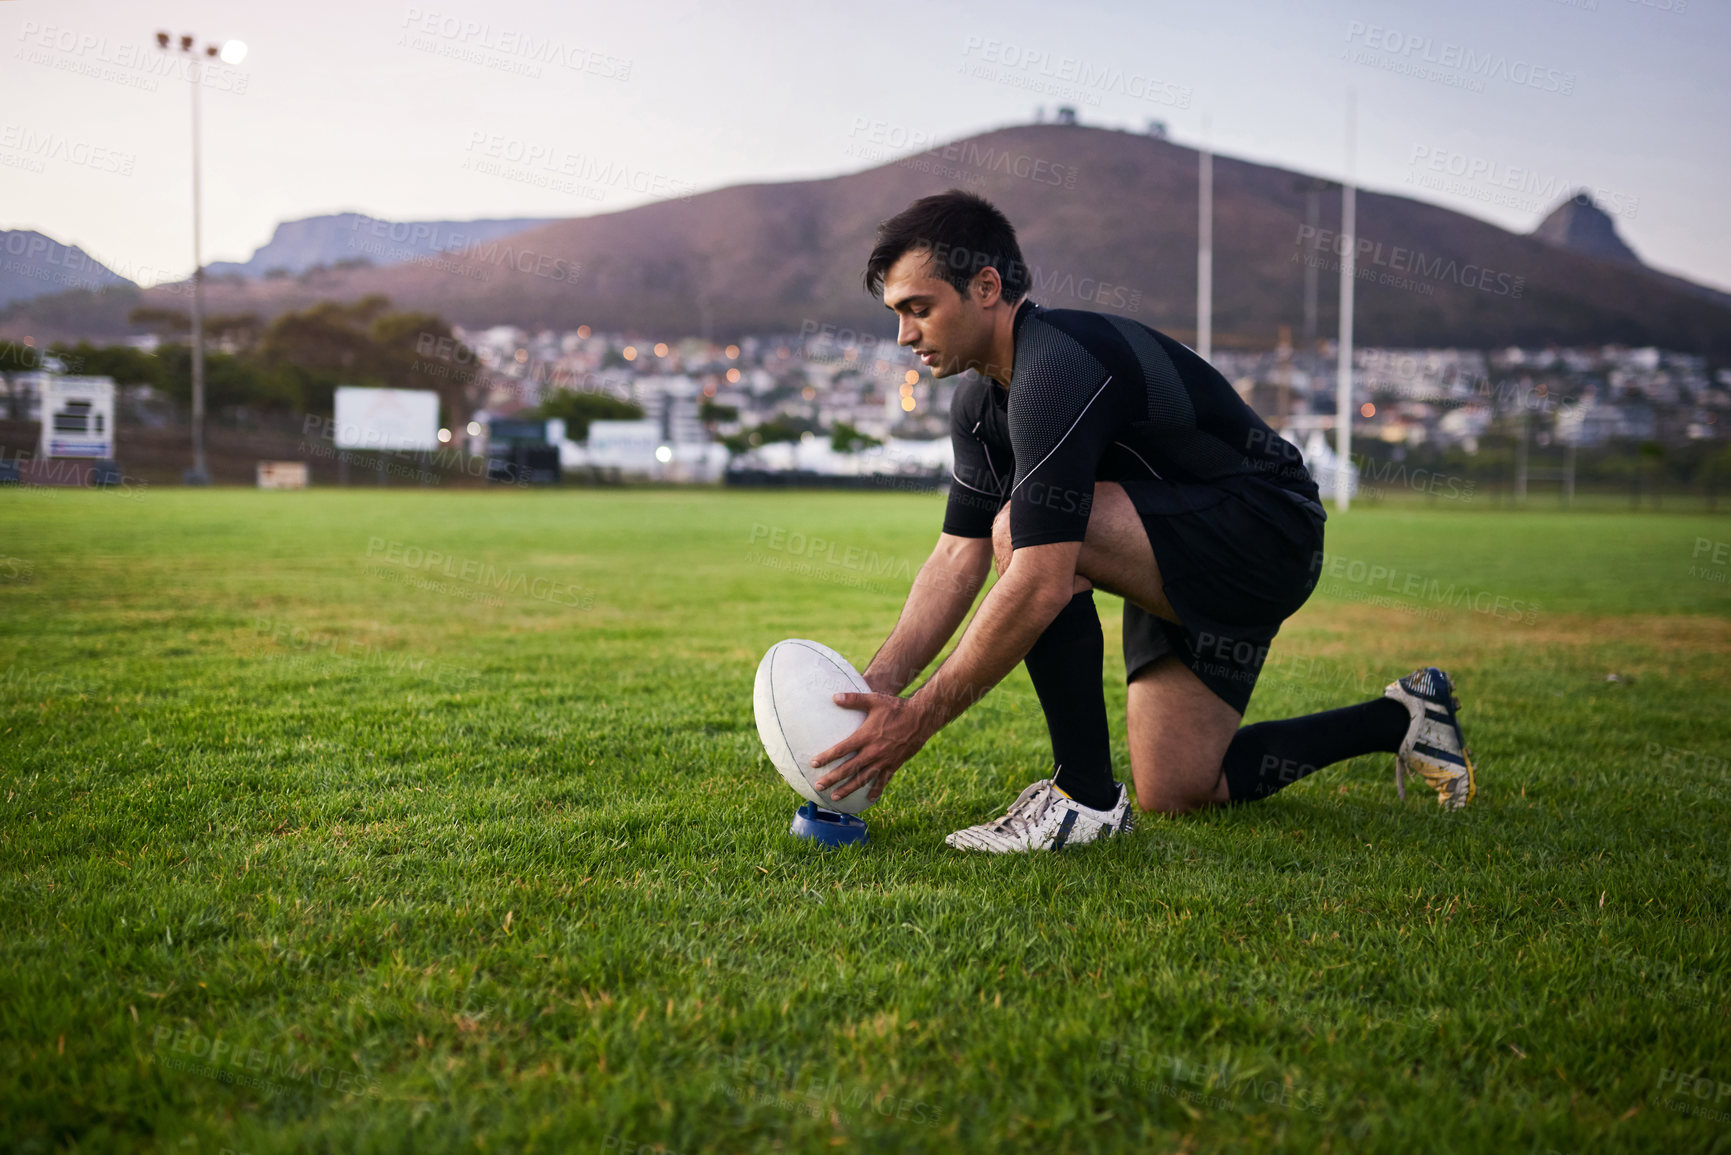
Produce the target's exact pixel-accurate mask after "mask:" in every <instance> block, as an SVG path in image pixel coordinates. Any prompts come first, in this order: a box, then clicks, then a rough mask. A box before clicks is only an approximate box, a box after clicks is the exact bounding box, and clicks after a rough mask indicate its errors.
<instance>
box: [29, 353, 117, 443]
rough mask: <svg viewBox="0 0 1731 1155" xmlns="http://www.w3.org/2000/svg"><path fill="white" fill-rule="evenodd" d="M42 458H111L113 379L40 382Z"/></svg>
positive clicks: (53, 378) (48, 379) (45, 379)
mask: <svg viewBox="0 0 1731 1155" xmlns="http://www.w3.org/2000/svg"><path fill="white" fill-rule="evenodd" d="M39 388H40V389H41V391H42V440H41V455H42V456H43V457H88V458H95V459H110V458H112V457H113V456H114V378H112V377H56V376H53V375H52V374H49V375H46V376H43V377H41V378H40V379H39Z"/></svg>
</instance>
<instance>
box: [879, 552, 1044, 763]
mask: <svg viewBox="0 0 1731 1155" xmlns="http://www.w3.org/2000/svg"><path fill="white" fill-rule="evenodd" d="M1072 572H1073V571H1072ZM1069 597H1070V579H1069V578H1068V577H1066V578H1064V580H1063V582H1062V584H1061V585H1060V584H1058V583H1057V582H1055V581H1053V580H1048V579H1047V577H1046V575H1043V574H1042V575H1039V576H1036V575H1034V574H1032V573H1030V572H1028V571H1026V570H1024V572H1023V573H1022V574H1017V573H1016V571H1015V568H1014V567H1012V568H1011V570H1010V572H1009V573H1008V574H1006V575H1005V576H1004V578H1003V579H1002V580H1000V581H999V582H998V584H997V585H995V586H993V587H992V592H991V593H990V594H988V595H986V600H985V602H984V603H982V604H981V606H980V612H979V613H977V614H975V615H974V621H973V624H972V625H970V626H969V627H968V632H967V633H966V634H964V635H962V640H961V642H960V643H959V644H958V645H957V646H956V652H955V653H953V654H951V655H950V657H949V660H948V661H946V662H945V663H944V664H943V665H942V666H940V667H938V669H937V671H936V672H935V673H934V674H932V676H931V677H930V678H928V679H927V680H926V684H925V685H923V686H921V687H920V689H919V692H918V693H916V694H915V695H914V696H913V701H914V703H915V704H916V705H918V706H919V707H920V709H921V710H922V712H923V713H924V715H925V719H926V729H927V731H928V733H932V734H935V733H937V731H939V730H941V729H943V728H944V727H945V726H947V725H949V724H950V722H952V721H953V720H955V718H957V717H958V716H959V715H960V714H961V713H962V712H963V711H965V710H966V709H967V708H968V707H969V706H972V705H973V704H974V703H975V702H977V701H979V700H980V698H981V697H982V696H984V695H985V693H986V691H987V690H990V689H991V688H992V687H993V686H995V685H997V684H998V683H999V682H1001V681H1003V680H1004V678H1005V677H1006V676H1007V675H1008V674H1009V672H1010V671H1011V670H1013V669H1015V668H1016V664H1017V663H1018V662H1020V661H1021V660H1022V658H1023V657H1025V656H1026V655H1027V653H1028V651H1029V650H1031V649H1033V647H1034V643H1035V642H1037V641H1039V639H1040V635H1041V634H1042V633H1044V632H1045V629H1046V627H1047V626H1049V625H1051V623H1052V619H1053V618H1055V617H1057V616H1058V613H1059V611H1060V610H1062V609H1063V608H1064V603H1065V601H1066V600H1067V599H1068V598H1069Z"/></svg>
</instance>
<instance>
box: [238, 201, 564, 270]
mask: <svg viewBox="0 0 1731 1155" xmlns="http://www.w3.org/2000/svg"><path fill="white" fill-rule="evenodd" d="M553 219H555V218H549V217H523V218H517V219H508V220H481V221H386V220H380V219H378V218H377V217H369V216H366V215H364V214H362V213H333V214H330V215H327V216H320V217H307V218H305V219H304V220H298V221H284V222H283V223H281V224H279V225H278V226H277V227H276V232H275V233H273V234H271V238H270V240H269V241H268V242H266V243H265V244H264V245H262V246H260V247H259V248H258V249H257V250H256V251H255V252H254V253H253V255H252V257H251V259H249V260H246V261H216V262H213V263H212V264H209V265H206V266H205V273H206V275H207V276H211V277H219V276H239V277H246V278H256V277H263V276H265V275H266V274H267V273H275V272H277V271H278V270H282V271H285V272H288V273H291V274H294V273H304V272H306V271H307V270H308V269H311V268H313V267H314V266H317V265H334V264H337V263H338V262H340V261H355V260H366V261H369V262H371V263H372V264H375V265H397V264H401V263H403V262H404V261H409V260H413V259H414V258H416V257H423V256H427V255H429V254H433V253H442V252H445V251H447V250H449V249H460V248H463V247H465V246H466V245H471V244H476V243H479V242H483V241H491V240H497V239H498V238H500V237H508V236H510V235H511V234H512V233H520V232H522V231H524V230H525V229H532V228H536V227H538V226H540V225H545V224H549V223H551V221H552V220H553Z"/></svg>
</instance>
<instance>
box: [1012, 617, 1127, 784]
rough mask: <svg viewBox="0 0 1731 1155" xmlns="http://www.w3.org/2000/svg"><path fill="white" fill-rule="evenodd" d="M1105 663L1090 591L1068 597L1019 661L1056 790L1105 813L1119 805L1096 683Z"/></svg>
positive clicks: (1102, 690) (1101, 698)
mask: <svg viewBox="0 0 1731 1155" xmlns="http://www.w3.org/2000/svg"><path fill="white" fill-rule="evenodd" d="M1105 659H1106V640H1105V638H1104V636H1103V635H1102V634H1101V633H1100V615H1099V614H1098V613H1096V612H1095V610H1094V591H1093V590H1091V589H1090V590H1084V591H1082V592H1081V593H1079V594H1077V595H1076V596H1075V597H1073V598H1071V599H1070V604H1069V605H1067V606H1065V607H1064V608H1063V609H1062V610H1060V611H1059V612H1058V616H1057V617H1055V618H1053V619H1052V624H1051V625H1049V626H1047V627H1046V632H1045V633H1043V634H1041V635H1040V639H1039V641H1037V642H1035V643H1034V648H1033V649H1031V650H1029V651H1028V656H1027V657H1026V658H1024V659H1022V662H1023V664H1024V665H1025V666H1027V668H1028V677H1029V678H1031V679H1032V680H1033V682H1034V692H1035V693H1036V694H1038V695H1039V696H1040V708H1041V709H1042V710H1044V711H1045V712H1046V729H1047V731H1048V732H1049V733H1050V734H1051V735H1052V762H1053V764H1054V765H1056V766H1057V767H1058V771H1057V773H1056V774H1055V775H1053V778H1054V780H1055V781H1056V783H1057V786H1058V789H1060V790H1062V791H1063V792H1064V793H1066V794H1068V795H1069V796H1070V797H1071V798H1074V799H1075V800H1076V801H1077V802H1080V803H1081V804H1082V805H1083V806H1088V807H1092V808H1093V809H1095V810H1110V809H1111V808H1112V807H1113V806H1115V805H1116V804H1117V802H1118V784H1117V783H1116V782H1114V781H1113V780H1112V741H1111V736H1110V731H1108V730H1107V728H1106V691H1105V688H1104V687H1103V686H1102V685H1101V677H1102V664H1103V663H1104V662H1105Z"/></svg>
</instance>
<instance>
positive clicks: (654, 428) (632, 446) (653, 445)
mask: <svg viewBox="0 0 1731 1155" xmlns="http://www.w3.org/2000/svg"><path fill="white" fill-rule="evenodd" d="M661 444H662V442H661V422H659V421H653V420H651V421H591V422H590V423H589V460H590V461H591V462H592V463H593V464H595V465H612V466H618V467H619V468H621V469H649V468H651V467H653V466H654V465H655V451H656V450H657V449H659V448H660V447H661Z"/></svg>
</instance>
